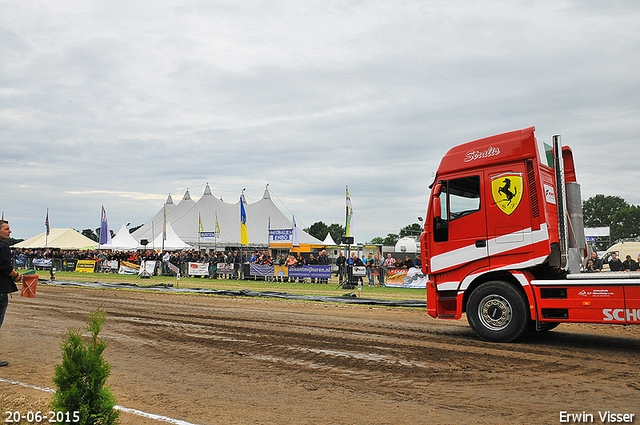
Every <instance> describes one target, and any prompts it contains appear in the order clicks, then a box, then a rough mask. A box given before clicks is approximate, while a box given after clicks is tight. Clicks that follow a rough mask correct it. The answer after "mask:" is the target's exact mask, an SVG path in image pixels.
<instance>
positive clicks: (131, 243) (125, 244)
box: [101, 223, 140, 251]
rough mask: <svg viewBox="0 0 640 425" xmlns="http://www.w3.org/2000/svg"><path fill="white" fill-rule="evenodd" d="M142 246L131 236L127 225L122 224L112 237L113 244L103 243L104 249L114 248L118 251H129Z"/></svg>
mask: <svg viewBox="0 0 640 425" xmlns="http://www.w3.org/2000/svg"><path fill="white" fill-rule="evenodd" d="M139 247H140V244H139V243H138V242H137V241H136V240H135V239H134V238H133V236H131V233H129V230H128V229H127V226H125V225H124V223H123V224H122V227H120V230H118V233H116V235H115V236H114V237H113V239H111V245H102V246H101V248H102V249H114V250H117V251H129V250H135V249H137V248H139Z"/></svg>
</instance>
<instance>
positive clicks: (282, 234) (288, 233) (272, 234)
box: [269, 229, 293, 243]
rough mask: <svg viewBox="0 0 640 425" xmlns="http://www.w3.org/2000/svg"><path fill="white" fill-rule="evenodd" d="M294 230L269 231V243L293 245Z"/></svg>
mask: <svg viewBox="0 0 640 425" xmlns="http://www.w3.org/2000/svg"><path fill="white" fill-rule="evenodd" d="M292 241H293V229H282V230H269V243H291V242H292Z"/></svg>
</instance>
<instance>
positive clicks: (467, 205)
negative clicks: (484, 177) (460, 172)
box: [448, 176, 480, 221]
mask: <svg viewBox="0 0 640 425" xmlns="http://www.w3.org/2000/svg"><path fill="white" fill-rule="evenodd" d="M448 183H449V184H448V192H449V221H453V220H455V219H457V218H460V217H464V216H466V215H469V214H473V213H474V212H476V211H480V176H469V177H464V178H461V179H455V180H449V182H448Z"/></svg>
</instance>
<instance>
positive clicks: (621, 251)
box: [601, 241, 640, 271]
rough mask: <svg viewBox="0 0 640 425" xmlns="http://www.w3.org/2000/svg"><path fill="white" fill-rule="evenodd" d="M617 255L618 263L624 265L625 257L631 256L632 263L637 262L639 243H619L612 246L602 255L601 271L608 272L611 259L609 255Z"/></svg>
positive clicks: (639, 251)
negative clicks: (620, 262)
mask: <svg viewBox="0 0 640 425" xmlns="http://www.w3.org/2000/svg"><path fill="white" fill-rule="evenodd" d="M614 252H615V253H616V254H618V258H619V259H620V261H622V262H623V263H624V260H625V259H626V258H627V255H630V256H631V259H632V260H633V261H637V260H638V254H640V242H638V241H633V242H620V243H617V244H615V245H612V246H611V247H610V248H609V249H607V251H606V252H605V253H604V254H603V255H602V257H601V258H602V270H606V271H609V260H610V259H611V254H613V253H614Z"/></svg>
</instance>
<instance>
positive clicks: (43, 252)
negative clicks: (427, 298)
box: [11, 248, 420, 285]
mask: <svg viewBox="0 0 640 425" xmlns="http://www.w3.org/2000/svg"><path fill="white" fill-rule="evenodd" d="M11 252H12V257H13V259H14V264H17V265H19V266H24V268H33V267H34V266H33V265H34V261H33V260H36V259H45V260H48V259H53V261H54V263H53V267H56V268H58V269H59V270H60V269H63V267H62V264H63V261H64V260H67V262H69V263H70V264H71V265H72V266H73V264H75V261H78V260H94V261H95V262H96V268H95V271H96V272H106V271H114V272H115V271H117V270H118V268H119V266H120V264H122V262H128V263H132V264H135V265H137V266H140V265H141V264H142V263H143V262H146V261H155V262H156V269H155V274H163V275H175V274H176V273H175V270H178V271H179V272H180V274H181V276H186V275H187V274H189V271H188V269H187V268H188V264H189V263H205V264H207V268H208V271H209V276H208V277H209V278H211V279H216V278H226V279H244V278H247V277H248V269H249V267H248V266H246V265H250V264H259V265H273V266H288V267H302V266H306V265H330V264H331V261H330V260H329V257H328V256H327V252H326V251H325V250H322V251H320V252H317V253H304V254H303V253H300V252H297V253H288V254H279V255H274V256H272V255H271V254H270V253H269V251H266V250H262V251H260V250H258V251H252V252H248V251H246V250H245V251H238V250H233V251H231V250H228V251H222V250H221V251H213V252H210V253H209V252H201V251H199V250H196V249H191V250H183V251H164V252H157V251H154V250H150V249H147V250H135V251H112V250H60V249H53V248H49V249H20V248H13V249H12V250H11ZM69 260H71V261H69ZM114 261H117V263H115V265H114ZM169 264H172V265H173V266H175V267H171V266H169ZM221 264H224V265H225V266H222V265H221ZM335 264H336V266H337V272H336V276H338V277H340V280H343V279H344V277H345V276H346V270H347V266H354V265H355V266H365V267H366V269H367V277H368V279H369V284H370V285H373V284H374V283H375V280H376V277H377V279H378V282H379V283H380V284H383V283H384V275H385V274H386V270H387V269H392V268H393V269H399V268H404V269H408V268H411V267H420V259H419V256H417V257H416V259H415V260H412V259H411V258H410V257H409V256H406V257H405V259H404V260H401V259H398V260H396V259H394V258H393V257H392V256H391V254H388V255H387V258H386V259H384V257H383V255H382V254H369V255H368V256H366V257H365V256H364V255H363V256H362V257H361V258H360V257H358V256H357V255H356V253H355V252H352V253H351V257H350V258H349V259H348V260H347V258H346V257H345V256H344V255H343V254H342V252H341V253H340V254H339V256H338V257H337V259H336V260H335ZM243 265H245V266H243ZM269 279H270V280H271V279H272V280H275V281H280V282H288V281H299V282H304V281H305V279H304V278H288V277H282V276H272V277H269ZM310 280H311V282H312V283H322V284H328V279H327V278H311V279H310Z"/></svg>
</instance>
